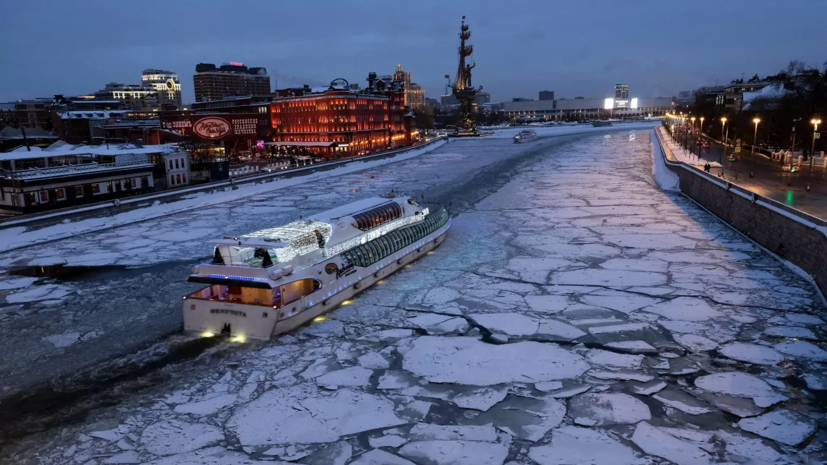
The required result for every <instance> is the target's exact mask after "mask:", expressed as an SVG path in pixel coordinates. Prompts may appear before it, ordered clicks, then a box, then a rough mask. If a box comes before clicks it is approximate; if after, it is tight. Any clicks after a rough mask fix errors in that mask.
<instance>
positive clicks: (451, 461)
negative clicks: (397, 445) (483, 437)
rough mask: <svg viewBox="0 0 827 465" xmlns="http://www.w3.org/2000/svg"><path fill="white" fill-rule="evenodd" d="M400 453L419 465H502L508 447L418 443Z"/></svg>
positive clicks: (477, 443) (488, 444)
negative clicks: (421, 464)
mask: <svg viewBox="0 0 827 465" xmlns="http://www.w3.org/2000/svg"><path fill="white" fill-rule="evenodd" d="M399 453H400V454H401V455H402V456H404V457H408V458H410V459H412V460H415V461H417V462H419V463H430V464H434V465H479V464H483V463H484V464H491V465H502V463H503V462H504V461H505V457H506V456H507V455H508V447H506V446H504V445H502V444H493V443H489V442H475V441H416V442H409V443H407V444H405V445H404V446H402V448H401V449H399Z"/></svg>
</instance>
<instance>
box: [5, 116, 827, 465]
mask: <svg viewBox="0 0 827 465" xmlns="http://www.w3.org/2000/svg"><path fill="white" fill-rule="evenodd" d="M650 132H651V130H646V129H638V130H636V131H634V132H632V131H630V130H629V129H624V130H622V131H613V132H611V133H606V134H605V135H604V133H600V134H597V135H587V136H583V135H580V136H566V137H560V138H542V139H540V140H539V141H537V142H535V143H533V144H527V145H514V144H511V143H510V140H509V139H507V138H501V139H493V138H492V139H482V140H474V141H470V140H469V141H458V142H451V143H450V144H447V145H444V146H442V147H441V148H439V149H437V150H435V151H433V152H431V153H428V154H425V155H421V156H419V157H415V158H411V159H409V160H406V161H403V162H398V163H393V164H388V165H384V166H379V167H375V168H373V169H371V170H367V171H364V172H363V171H359V172H354V173H351V174H345V175H341V176H337V177H331V178H328V179H325V180H323V181H319V182H314V183H307V184H297V185H295V186H292V187H290V188H289V189H283V190H281V191H278V192H272V193H262V194H257V195H254V196H251V197H247V198H244V199H240V200H237V201H235V202H230V203H225V204H222V205H220V206H211V207H209V208H205V209H203V210H193V211H189V212H182V213H180V214H176V215H175V216H171V217H166V218H163V219H156V220H150V221H143V222H139V223H136V224H132V225H127V226H123V227H120V228H116V229H111V230H106V231H102V232H98V233H92V234H86V235H82V236H78V237H74V238H68V239H63V240H60V241H58V242H53V243H49V244H43V245H39V246H35V247H31V248H26V249H21V250H18V251H12V252H7V253H5V254H3V255H2V256H0V259H2V260H3V263H2V266H5V267H10V266H11V265H12V264H14V265H20V264H23V263H24V262H27V261H32V260H43V259H44V257H56V256H57V257H60V259H61V260H65V261H66V262H67V263H69V264H83V263H78V260H82V259H83V257H84V256H86V257H90V256H91V257H92V258H93V259H94V260H95V261H94V262H92V263H91V264H94V265H97V266H99V265H108V264H114V265H137V264H140V265H147V264H152V266H151V267H148V268H137V269H132V268H126V269H122V268H113V269H108V270H105V271H98V272H94V273H89V274H87V275H80V276H76V277H73V278H72V279H71V280H54V281H48V282H45V283H44V282H38V283H37V284H36V285H33V283H32V282H30V281H22V280H23V279H26V278H6V279H5V280H4V281H0V286H3V285H4V284H2V283H10V282H11V283H15V282H16V284H11V285H10V284H5V286H7V287H6V288H7V289H8V290H6V291H0V292H4V293H5V294H6V296H5V299H6V302H7V303H6V304H4V305H3V307H2V309H0V318H2V320H0V325H2V327H3V331H4V338H3V339H2V341H0V349H2V350H3V351H4V357H3V359H2V361H0V364H2V365H1V366H0V372H2V373H9V374H10V375H11V376H5V377H4V378H3V379H2V380H0V386H5V388H6V390H15V389H19V386H21V385H23V384H25V383H31V382H35V381H37V380H38V379H46V378H45V375H44V373H50V372H51V373H54V372H59V371H61V370H62V371H63V372H71V371H72V370H76V369H79V368H82V367H84V366H88V365H89V363H91V362H92V361H95V360H103V359H105V358H107V357H111V356H112V355H113V354H116V353H118V352H119V351H120V352H123V353H129V351H130V350H131V349H132V348H137V347H142V345H143V346H145V345H146V344H147V341H151V340H153V339H157V338H159V337H162V336H165V335H167V334H169V333H171V332H174V331H175V329H176V328H178V327H179V326H180V315H179V314H178V312H179V311H180V310H179V302H180V301H179V299H180V296H181V295H183V294H184V293H186V292H187V291H189V290H190V289H193V287H197V286H193V285H190V284H187V283H186V282H184V278H185V276H186V275H187V273H188V271H189V268H191V267H192V265H193V264H195V263H196V262H198V261H199V260H201V259H203V258H205V257H206V256H207V255H208V254H209V250H208V248H205V247H204V244H203V240H205V239H207V238H211V237H214V236H221V235H224V234H236V233H243V232H248V231H251V230H255V229H259V228H263V227H267V226H271V225H273V224H280V223H286V222H289V221H290V220H293V219H295V218H296V217H297V216H306V215H310V214H313V213H316V212H318V211H322V210H324V209H327V208H329V207H330V206H331V204H340V203H344V202H345V201H349V200H352V199H358V198H362V197H367V196H371V195H376V194H378V193H383V192H387V191H389V190H391V189H395V190H397V191H403V192H405V191H407V192H417V193H419V194H422V193H424V195H425V196H426V198H430V199H435V200H443V201H445V202H448V201H450V202H452V203H453V206H452V210H453V212H454V214H455V215H456V216H455V218H454V221H453V226H452V229H451V230H450V231H449V233H448V236H447V239H446V241H445V242H444V243H443V245H442V246H441V247H440V248H439V249H437V250H436V252H435V253H433V254H432V255H429V256H426V257H425V258H423V259H422V260H420V261H418V262H416V263H415V264H413V265H412V266H411V267H410V268H408V269H406V270H403V271H401V272H399V273H397V274H396V275H394V276H392V277H390V278H389V279H387V280H385V281H384V282H383V283H382V284H381V285H379V286H378V287H376V288H374V289H372V290H369V291H368V292H366V293H365V294H363V295H362V296H361V297H359V298H358V299H356V300H355V301H354V302H353V303H352V304H351V305H348V306H346V307H343V308H340V309H338V310H336V311H335V312H334V313H332V314H331V315H330V317H329V318H328V319H327V320H326V321H324V322H322V323H314V324H312V325H310V326H308V327H304V328H301V329H300V330H298V331H296V332H294V333H292V334H291V335H288V336H285V337H282V338H280V339H279V340H277V341H272V342H267V343H260V342H256V343H249V344H244V345H239V344H229V343H221V344H219V345H218V346H215V347H212V348H210V349H208V350H207V351H206V352H204V353H203V354H202V355H200V356H199V357H198V358H197V359H195V360H190V361H184V362H180V363H176V364H174V365H170V366H167V367H166V368H162V369H159V370H156V371H154V372H151V373H150V374H148V375H146V376H145V377H144V378H151V379H142V380H141V381H142V383H140V382H138V383H132V384H131V385H130V389H132V388H135V387H136V386H137V387H140V388H141V389H139V390H137V392H135V393H129V392H125V391H127V389H125V388H123V387H116V388H113V389H116V390H117V389H120V391H119V392H118V393H117V394H112V399H113V401H112V402H113V403H116V404H117V405H115V406H112V407H101V408H99V409H96V410H94V411H92V412H91V413H89V414H88V415H86V416H84V417H82V419H80V420H79V421H77V422H74V423H71V424H66V425H63V426H61V427H59V428H52V429H47V430H46V431H44V432H41V433H37V434H34V435H30V436H27V437H25V438H23V439H21V440H18V441H16V443H14V444H12V445H10V446H8V447H7V448H6V449H5V450H4V451H3V452H0V462H3V463H5V462H7V461H8V462H10V463H49V464H51V463H55V464H57V463H71V464H74V463H79V464H86V463H95V464H97V463H143V462H153V463H158V464H161V463H163V464H188V463H215V464H225V463H228V464H233V463H239V464H240V463H257V462H258V461H261V463H288V462H289V463H296V462H297V461H298V463H305V464H316V463H319V464H342V465H344V464H350V463H353V464H361V465H366V464H376V465H380V464H382V465H384V464H411V463H415V464H469V465H471V464H473V465H476V464H504V463H509V464H541V465H543V464H569V463H594V464H613V465H614V464H650V463H652V464H654V463H664V460H666V461H671V462H674V463H677V464H703V463H717V462H727V463H788V462H801V463H807V462H806V460H810V461H811V463H819V462H822V461H824V460H825V459H827V455H825V451H824V450H823V447H824V444H825V439H827V430H825V428H824V426H823V423H824V410H825V405H824V401H825V391H824V390H825V389H827V376H825V375H824V374H823V373H824V368H825V362H827V352H825V351H824V350H822V348H821V347H820V341H822V340H823V327H824V326H823V325H824V321H822V320H821V319H820V317H819V315H821V314H823V312H824V310H825V309H824V307H823V306H822V305H821V303H820V300H818V299H819V297H818V296H817V295H816V294H814V290H813V288H812V286H811V285H810V284H809V283H807V282H806V281H804V280H803V279H801V278H799V277H798V276H797V275H796V274H794V273H792V272H791V271H790V270H788V269H787V268H785V267H784V266H783V265H782V264H781V263H779V262H778V261H776V260H774V259H773V258H772V257H770V256H769V255H767V254H766V253H764V252H763V251H761V250H760V249H758V248H757V247H756V246H754V245H753V244H752V243H750V242H749V241H747V240H746V239H745V238H744V237H742V236H741V235H739V234H737V233H735V232H734V231H732V230H731V229H729V228H728V227H727V226H726V225H724V224H722V223H721V222H719V221H718V220H717V219H715V218H714V217H712V216H711V215H709V214H707V213H706V212H704V211H702V210H701V209H699V208H698V207H697V206H695V205H694V204H693V203H692V202H690V201H689V200H688V199H686V198H684V197H682V196H680V195H678V194H672V193H664V192H662V191H660V190H659V189H658V188H657V187H656V185H655V184H654V182H653V180H652V175H651V164H652V160H651V158H652V154H651V146H650V142H649V140H650V139H649V133H650ZM609 134H610V135H611V136H610V137H606V136H607V135H609ZM540 135H541V136H542V135H543V134H542V133H541V134H540ZM354 190H355V192H354ZM27 263H28V262H27ZM14 280H17V281H14ZM14 286H19V287H18V288H17V289H11V287H14ZM822 316H823V315H822ZM6 335H8V337H5V336H6ZM177 338H180V339H183V337H181V336H177ZM172 339H173V340H174V339H175V337H173V338H172ZM169 340H170V338H167V339H164V340H163V341H164V342H161V343H159V344H158V345H157V346H155V347H154V348H153V349H149V350H148V351H146V352H147V354H146V356H147V357H152V356H157V355H156V354H154V353H153V351H154V352H163V351H164V350H166V349H165V347H168V344H169V342H168V341H169ZM164 344H167V345H166V346H165V345H164ZM10 354H11V355H10ZM122 363H128V361H125V362H122Z"/></svg>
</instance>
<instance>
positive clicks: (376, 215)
mask: <svg viewBox="0 0 827 465" xmlns="http://www.w3.org/2000/svg"><path fill="white" fill-rule="evenodd" d="M401 216H402V207H401V206H400V205H399V204H398V203H396V202H388V203H386V204H382V205H379V206H377V207H374V208H371V209H370V210H366V211H363V212H361V213H357V214H355V215H353V219H355V220H356V227H357V228H359V229H361V230H363V231H365V230H368V229H373V228H375V227H377V226H379V225H381V224H383V223H387V222H388V221H392V220H395V219H397V218H400V217H401Z"/></svg>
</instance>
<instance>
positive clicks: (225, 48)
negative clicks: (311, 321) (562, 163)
mask: <svg viewBox="0 0 827 465" xmlns="http://www.w3.org/2000/svg"><path fill="white" fill-rule="evenodd" d="M9 1H10V0H9ZM2 11H3V14H2V15H0V41H2V42H0V43H2V44H3V45H2V47H0V102H4V101H13V100H17V99H26V98H34V97H51V96H52V95H54V94H64V95H78V94H86V93H91V92H94V91H96V90H99V89H102V88H103V87H104V84H105V83H107V82H122V83H128V84H137V83H139V82H140V76H141V71H142V70H143V69H145V68H163V69H170V70H173V71H175V72H177V73H178V74H179V77H180V80H181V84H182V88H183V93H184V101H185V102H191V101H192V100H193V99H194V96H193V84H192V74H193V73H194V71H195V65H196V64H197V63H200V62H205V63H217V64H220V63H222V62H229V61H240V62H243V63H244V64H246V65H248V66H263V67H265V68H267V70H268V71H269V74H270V76H271V79H272V81H273V82H272V85H273V88H275V86H276V84H277V85H278V87H288V86H298V85H301V84H311V85H319V84H323V83H328V82H330V81H331V80H332V79H334V78H338V77H343V78H345V79H347V80H349V81H350V82H359V83H362V84H363V85H364V80H365V78H366V77H367V73H368V72H369V71H376V72H377V73H379V74H390V73H392V72H393V70H394V68H395V67H396V63H397V62H401V63H402V66H403V68H404V69H405V71H408V72H410V73H412V79H413V81H414V82H417V83H419V84H420V85H422V86H423V88H424V89H425V91H426V96H428V97H434V98H438V96H439V95H440V94H442V93H443V92H444V89H445V86H444V83H445V79H444V75H445V74H450V75H451V76H452V77H453V76H454V75H455V73H456V68H457V55H456V53H457V51H456V47H457V45H458V41H459V39H458V38H457V32H458V29H459V24H460V18H461V17H462V15H466V16H467V21H468V23H469V24H470V26H471V31H472V36H471V43H472V44H473V45H474V47H475V52H474V57H473V58H474V59H475V60H476V61H477V67H476V68H475V69H474V84H475V85H483V86H484V88H485V90H488V91H490V92H491V99H492V101H501V100H510V99H511V98H512V97H529V98H535V99H536V98H537V92H538V91H540V90H544V89H548V90H553V91H555V94H556V97H557V98H561V97H567V98H571V97H575V96H585V97H606V96H610V95H612V89H613V85H614V84H615V83H617V82H623V83H626V84H628V85H629V88H630V94H631V96H637V97H646V96H651V97H655V96H672V95H675V94H677V92H678V91H680V90H689V89H693V88H696V87H698V86H701V85H710V84H711V85H714V84H715V83H716V81H717V82H719V83H724V82H729V81H730V80H732V79H734V78H738V77H741V74H742V73H744V75H745V76H746V77H747V78H749V77H751V76H752V75H753V74H755V73H758V74H760V75H762V76H764V75H767V74H775V73H776V72H778V71H779V70H780V69H781V68H783V67H785V66H786V65H787V63H788V62H789V61H790V60H791V59H798V60H802V61H805V62H807V63H809V64H813V65H818V66H819V67H821V66H822V64H823V63H824V62H825V61H827V48H825V47H827V23H825V19H827V2H825V1H822V0H783V1H781V0H775V1H773V0H737V1H734V0H714V1H708V0H695V1H664V0H652V1H650V0H601V1H597V0H594V1H588V0H577V1H574V0H570V1H566V2H563V1H558V0H538V1H519V0H512V1H504V0H496V1H488V0H474V1H473V2H471V1H465V2H452V1H448V0H442V1H433V2H431V1H428V0H419V1H417V0H407V1H367V0H365V1H341V0H340V1H311V0H303V1H283V0H282V1H273V0H262V1H248V0H233V1H216V0H193V1H178V0H166V1H156V0H147V1H143V2H134V1H120V0H119V1H112V0H99V1H92V0H72V1H66V0H50V1H38V0H29V1H20V2H14V3H13V4H12V3H9V4H6V5H5V6H4V7H3V8H2Z"/></svg>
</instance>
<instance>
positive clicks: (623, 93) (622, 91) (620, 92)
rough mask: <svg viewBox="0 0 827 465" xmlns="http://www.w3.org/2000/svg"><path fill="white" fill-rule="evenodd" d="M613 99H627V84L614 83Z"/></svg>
mask: <svg viewBox="0 0 827 465" xmlns="http://www.w3.org/2000/svg"><path fill="white" fill-rule="evenodd" d="M615 100H629V86H627V85H626V84H615Z"/></svg>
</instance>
